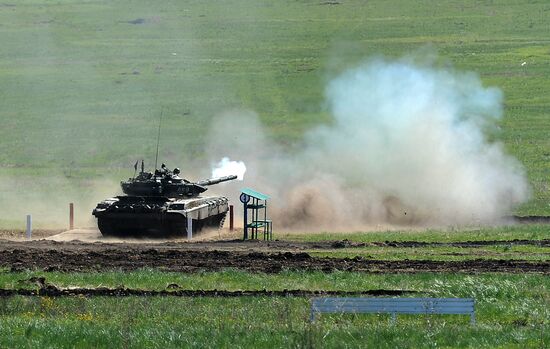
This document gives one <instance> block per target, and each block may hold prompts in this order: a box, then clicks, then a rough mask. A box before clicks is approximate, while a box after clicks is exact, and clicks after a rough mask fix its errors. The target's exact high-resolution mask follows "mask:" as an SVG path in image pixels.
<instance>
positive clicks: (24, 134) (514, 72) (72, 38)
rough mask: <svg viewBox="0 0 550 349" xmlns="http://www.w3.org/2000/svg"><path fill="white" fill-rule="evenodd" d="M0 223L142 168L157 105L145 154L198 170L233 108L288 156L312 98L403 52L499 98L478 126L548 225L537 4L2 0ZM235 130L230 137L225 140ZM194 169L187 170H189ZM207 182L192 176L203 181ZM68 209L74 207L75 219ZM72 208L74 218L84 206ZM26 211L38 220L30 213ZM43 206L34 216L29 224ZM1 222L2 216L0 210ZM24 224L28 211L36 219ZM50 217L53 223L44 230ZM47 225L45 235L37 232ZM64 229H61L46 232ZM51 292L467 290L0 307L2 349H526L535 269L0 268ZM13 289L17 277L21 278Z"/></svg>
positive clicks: (316, 117)
mask: <svg viewBox="0 0 550 349" xmlns="http://www.w3.org/2000/svg"><path fill="white" fill-rule="evenodd" d="M0 34H1V35H2V38H3V40H2V45H0V100H1V102H0V121H1V122H2V125H1V127H0V227H2V228H17V227H19V228H20V227H22V226H23V224H24V221H23V218H24V216H23V214H26V213H28V211H29V208H30V207H35V204H36V203H37V202H40V203H42V204H41V205H38V206H36V208H35V209H34V211H33V214H36V215H37V216H38V217H39V218H42V219H44V220H45V219H47V216H48V215H51V216H54V215H59V216H61V217H63V219H65V217H66V211H67V208H66V204H67V203H68V202H69V201H73V200H81V201H82V202H83V204H82V205H81V206H78V207H77V210H78V209H80V210H81V211H77V215H79V217H82V216H83V215H86V217H87V216H88V215H89V212H88V211H86V210H87V206H86V205H88V206H89V205H92V206H91V207H93V205H94V204H95V203H96V202H98V200H99V199H102V198H104V197H107V196H108V195H112V192H113V190H114V188H116V183H117V182H118V181H120V180H121V179H125V178H126V177H128V176H130V175H131V174H132V168H131V166H132V165H133V164H134V162H135V161H136V159H141V158H144V157H145V160H146V161H148V162H149V164H150V163H151V162H152V161H153V158H154V154H155V146H156V134H157V127H158V121H159V116H160V114H161V110H162V113H163V133H162V148H161V151H162V153H161V154H162V159H163V161H166V162H167V163H169V164H170V165H172V166H175V165H178V166H180V167H182V169H184V173H185V169H190V168H191V170H192V167H193V166H195V165H196V164H197V163H200V164H201V165H200V166H205V168H204V169H202V167H201V169H200V170H192V171H191V172H193V175H195V176H198V175H199V174H200V175H201V176H202V175H209V173H208V170H209V165H210V164H209V163H208V162H209V161H211V160H212V159H210V158H209V156H208V154H207V152H206V150H205V146H206V145H207V135H208V133H209V131H210V122H211V121H212V120H213V119H214V118H216V117H217V116H219V115H220V114H222V113H224V112H226V111H231V110H251V111H254V112H256V113H257V114H258V116H259V119H260V120H261V122H262V124H263V125H264V126H265V128H266V130H267V131H268V135H269V137H270V138H271V139H272V140H274V141H275V142H276V143H277V144H279V145H281V147H283V148H284V149H286V150H288V151H289V152H292V151H293V149H296V148H297V147H299V144H300V141H301V140H302V137H303V135H304V133H305V132H306V131H307V130H308V129H310V128H311V127H313V126H315V125H319V124H329V123H330V122H331V120H332V119H331V116H330V115H329V114H328V113H327V112H326V110H325V107H324V88H325V86H326V83H327V82H328V81H329V80H330V79H331V78H332V77H334V76H336V74H338V73H340V72H342V71H344V70H345V69H348V68H350V67H353V66H354V65H356V64H358V63H360V62H362V61H364V60H365V59H367V58H369V57H373V56H379V55H383V56H386V57H390V58H398V57H403V56H406V55H411V54H419V55H420V56H422V52H424V54H425V55H426V56H433V55H437V58H436V62H437V63H436V64H437V65H440V66H449V67H453V68H454V69H456V70H458V71H472V72H474V73H476V74H478V75H479V76H480V77H481V79H482V81H483V83H484V85H486V86H496V87H498V88H500V89H502V91H503V93H504V102H505V109H504V118H503V119H502V120H501V121H500V122H499V130H498V131H496V132H494V133H491V134H490V135H489V137H490V139H491V140H496V141H500V142H502V143H503V144H504V147H505V149H506V150H507V151H508V152H509V153H510V154H512V155H514V156H515V157H517V159H519V161H520V162H521V163H522V164H523V165H524V166H525V168H526V171H527V175H528V178H529V181H530V184H531V187H532V190H533V196H532V199H531V200H530V201H529V202H528V203H526V204H524V205H523V206H521V207H519V208H518V210H517V211H516V212H515V213H516V214H519V215H550V137H549V136H548V134H549V132H550V94H549V93H548V91H549V90H550V79H549V78H548V77H549V76H550V3H548V2H547V1H534V0H523V1H521V0H499V1H474V0H469V1H450V0H448V1H427V0H422V1H420V0H418V1H412V0H400V1H398V0H387V1H386V0H372V1H361V0H357V1H352V0H339V1H327V2H325V1H323V0H314V1H306V0H284V1H267V0H258V1H253V0H224V1H198V0H192V1H177V0H170V1H161V2H151V1H143V0H121V1H116V2H113V1H107V0H90V1H76V0H59V1H45V0H20V1H12V2H5V3H2V4H0ZM237 136H238V135H235V137H237ZM205 163H206V165H204V164H205ZM205 171H206V172H205ZM84 207H86V210H85V209H84ZM84 211H86V212H84ZM40 212H43V216H40ZM44 212H45V213H44ZM14 213H15V214H14ZM37 221H38V222H37V224H38V225H40V220H37ZM62 222H65V220H63V221H62ZM54 223H55V224H57V225H56V227H59V226H60V225H59V224H58V222H57V221H56V222H54ZM63 224H65V223H63ZM549 234H550V232H549V230H548V227H547V226H545V225H536V226H519V227H518V226H516V227H496V228H483V229H478V228H472V229H467V228H462V229H461V230H459V231H458V230H455V229H453V228H452V227H451V228H448V229H445V230H426V231H391V232H373V233H368V234H363V233H334V232H326V233H320V234H297V233H293V234H290V233H288V234H285V233H280V234H279V233H278V232H276V237H277V238H279V239H281V240H294V241H323V240H342V239H348V240H350V241H354V242H365V243H371V242H383V241H424V242H455V241H468V240H474V241H477V240H483V241H485V240H512V239H534V240H541V239H548V238H549ZM548 250H549V249H548V247H540V246H536V245H518V246H509V245H506V244H498V245H494V246H487V247H478V248H470V247H468V248H457V247H449V246H426V247H414V248H386V247H373V246H370V245H367V246H365V247H360V248H343V249H337V250H322V249H311V250H308V251H306V252H308V253H310V254H311V255H312V256H323V257H324V256H328V257H333V258H343V257H355V256H361V257H363V258H375V259H385V260H404V259H432V260H468V259H477V258H487V259H492V258H495V259H519V260H530V261H539V262H540V261H548V259H549V258H548V256H549V251H548ZM39 276H43V277H45V278H46V280H47V281H48V282H50V283H52V284H54V285H56V286H58V287H63V288H64V287H117V286H121V285H122V286H125V287H131V288H141V289H145V290H165V289H167V286H168V285H169V284H171V283H177V284H178V285H180V286H181V287H182V288H185V289H218V290H263V289H266V290H284V289H304V290H335V291H361V290H372V289H405V290H412V291H417V292H418V293H415V294H414V296H420V297H424V296H426V297H474V298H475V299H476V315H477V321H478V323H477V325H476V326H473V327H472V326H470V325H469V319H468V317H464V316H399V317H398V322H397V324H390V323H389V317H388V316H386V315H351V314H346V315H323V316H321V318H320V319H319V321H317V322H316V323H315V324H311V323H310V322H309V321H308V316H309V300H308V299H307V298H302V297H239V298H208V297H196V298H177V297H121V298H116V297H59V298H50V297H23V296H14V297H0V347H2V348H4V347H6V348H19V347H26V348H58V347H65V348H75V347H94V348H113V347H120V348H181V347H186V348H187V347H189V348H192V347H196V348H203V347H213V348H214V347H220V348H267V347H278V348H364V347H377V348H378V347H379V348H396V347H399V348H437V347H443V348H451V347H470V348H545V347H548V345H549V343H550V330H549V320H548V319H549V318H550V310H549V307H548V304H550V291H549V290H550V278H548V275H537V274H527V273H526V274H523V275H520V274H506V273H481V274H471V275H470V274H462V273H419V274H388V275H386V274H368V273H358V272H348V271H341V272H327V273H325V272H306V271H296V270H293V271H290V270H283V271H282V272H281V273H276V274H263V273H247V272H244V271H239V270H224V271H220V272H199V273H193V274H183V273H171V272H162V271H159V270H149V269H147V270H139V271H134V272H128V273H126V272H122V271H117V270H114V271H103V272H94V273H84V272H82V273H61V272H46V271H42V270H28V271H25V272H11V271H10V269H9V268H3V269H1V268H0V288H5V289H17V288H22V289H33V288H36V287H37V286H36V284H34V283H32V282H29V281H28V279H29V278H31V277H39ZM26 280H27V281H26Z"/></svg>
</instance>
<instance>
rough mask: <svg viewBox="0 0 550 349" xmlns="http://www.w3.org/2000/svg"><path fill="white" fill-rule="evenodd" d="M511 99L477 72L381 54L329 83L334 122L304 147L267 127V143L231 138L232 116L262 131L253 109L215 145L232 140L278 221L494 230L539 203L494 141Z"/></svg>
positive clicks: (227, 126)
mask: <svg viewBox="0 0 550 349" xmlns="http://www.w3.org/2000/svg"><path fill="white" fill-rule="evenodd" d="M502 98H503V97H502V93H501V91H500V90H499V89H497V88H492V87H484V86H483V85H482V83H481V81H480V79H479V78H478V77H477V75H475V74H473V73H463V72H455V71H451V70H448V69H439V68H434V67H429V66H419V65H416V64H414V63H412V62H411V61H410V60H408V59H402V60H397V61H387V60H383V59H376V60H371V61H368V62H367V63H365V64H363V65H361V66H359V67H356V68H354V69H351V70H348V71H346V72H344V73H343V74H341V75H340V76H337V77H336V78H335V79H333V80H332V81H330V83H329V84H328V86H327V88H326V99H327V105H328V107H329V111H330V112H331V114H332V115H333V120H332V122H331V124H330V125H324V126H319V127H316V128H314V129H312V130H310V131H309V132H308V133H307V134H306V136H305V140H304V144H303V145H302V147H301V149H302V150H300V151H298V152H293V153H292V154H290V153H288V152H284V151H281V150H279V149H278V148H277V147H276V146H275V145H273V144H267V145H266V144H265V135H264V132H263V130H262V129H261V127H260V126H258V127H256V128H255V129H254V130H248V131H247V134H253V135H254V139H261V140H262V141H261V142H253V140H248V141H247V142H246V144H245V143H243V141H242V140H240V141H236V140H235V139H231V138H229V139H227V138H225V137H224V135H227V134H233V133H235V132H237V130H235V131H232V130H231V127H232V126H231V125H235V124H236V123H235V120H234V118H240V119H241V122H239V123H238V124H239V125H242V124H246V125H259V123H258V122H257V121H255V120H254V117H252V116H251V114H250V113H248V114H243V115H239V116H235V115H232V116H229V117H230V118H232V119H233V120H231V121H232V122H231V121H227V120H225V121H219V122H218V125H217V128H218V130H223V133H222V132H221V131H215V132H214V135H215V137H214V138H213V139H216V141H215V142H214V145H213V147H212V149H214V150H215V149H217V148H220V147H219V146H218V147H216V145H220V144H222V143H221V142H223V144H224V147H223V148H224V149H231V154H230V155H231V156H239V157H241V158H243V159H245V160H246V161H247V164H248V166H249V168H250V175H248V177H247V184H248V185H250V186H257V188H258V190H260V191H266V192H268V193H271V194H272V195H273V196H274V197H273V199H274V200H273V203H272V204H271V205H272V206H274V208H275V209H274V210H272V211H271V212H272V213H273V214H274V215H275V216H276V217H275V219H276V220H278V224H279V225H283V226H288V227H299V228H302V227H306V228H309V229H325V228H327V227H328V228H343V229H344V228H355V227H361V226H362V225H363V226H364V225H368V224H373V223H391V224H395V223H399V224H415V225H418V224H420V225H432V224H436V225H450V224H472V223H494V222H497V221H498V220H499V219H501V218H502V217H503V216H505V215H507V214H510V213H511V211H512V210H513V209H514V207H516V206H517V205H518V204H521V203H522V202H524V201H526V200H527V199H528V197H529V186H528V183H527V180H526V178H525V174H524V170H523V168H522V166H521V165H520V164H519V162H518V161H516V160H515V159H514V158H512V157H511V156H509V155H507V154H506V153H505V151H504V149H503V147H502V145H501V144H499V143H494V142H489V141H488V140H487V137H486V136H485V131H487V130H491V129H492V128H495V127H496V124H495V122H496V121H497V120H498V119H500V118H501V117H502ZM246 118H248V119H252V120H248V121H246V122H245V121H243V120H242V119H246ZM220 123H221V124H223V126H222V127H220ZM250 142H253V143H254V144H249V143H250ZM243 145H246V146H243ZM250 149H254V152H253V153H252V154H251V153H250V152H249V150H250ZM265 159H268V160H267V161H266V160H265Z"/></svg>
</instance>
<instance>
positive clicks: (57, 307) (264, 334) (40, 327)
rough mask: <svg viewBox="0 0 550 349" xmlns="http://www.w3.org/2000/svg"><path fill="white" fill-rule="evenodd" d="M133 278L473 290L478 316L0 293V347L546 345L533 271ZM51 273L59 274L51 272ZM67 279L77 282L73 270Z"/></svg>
mask: <svg viewBox="0 0 550 349" xmlns="http://www.w3.org/2000/svg"><path fill="white" fill-rule="evenodd" d="M155 274H158V275H156V276H155ZM165 274H166V275H165ZM121 275H122V274H121ZM142 275H144V276H143V277H142V278H141V279H140V278H139V277H138V276H139V275H136V274H135V273H134V274H133V275H131V276H130V278H135V279H136V280H140V282H144V280H146V279H147V278H149V279H150V281H151V282H152V280H153V279H154V278H155V277H156V278H157V279H156V282H159V283H164V282H167V281H176V280H177V281H178V282H181V283H182V284H183V285H184V286H192V285H195V287H197V288H214V287H212V286H215V285H217V288H218V289H235V288H240V289H261V288H263V287H267V288H268V289H281V288H292V287H293V286H294V287H299V288H304V289H340V290H356V289H374V288H393V289H395V288H404V289H414V290H418V291H421V293H420V294H417V295H415V296H426V295H429V296H434V297H474V298H475V299H476V315H477V321H478V322H477V324H476V325H475V326H473V327H472V326H470V325H469V317H467V316H453V315H447V316H441V315H434V316H412V315H411V316H407V315H402V316H398V321H397V323H396V324H395V325H392V324H391V323H390V322H389V317H388V316H387V315H353V314H345V315H326V314H324V315H322V316H320V317H319V318H318V321H316V322H315V323H313V324H311V323H310V322H309V320H308V317H309V300H308V299H307V298H292V297H288V298H280V297H273V298H266V297H241V298H225V299H224V298H172V297H164V298H163V297H149V298H145V297H143V298H139V297H127V298H109V297H95V298H86V297H74V298H49V297H19V296H18V297H12V298H1V299H0V331H1V333H2V336H0V347H37V348H38V347H96V348H107V347H109V348H111V347H137V348H172V347H174V348H175V347H197V348H198V347H222V348H223V347H226V348H229V347H231V348H252V347H254V348H258V347H262V348H266V347H275V348H293V347H309V348H321V347H328V348H342V347H346V348H355V347H377V348H379V347H381V348H395V347H400V348H424V347H425V348H432V347H475V348H479V347H486V348H494V347H506V348H514V347H516V348H525V347H532V348H544V347H546V346H547V345H548V344H549V343H550V331H548V319H549V318H550V310H549V309H548V304H550V292H549V289H550V285H549V282H550V281H549V278H547V277H545V276H541V275H507V274H485V275H462V274H416V275H389V276H385V275H365V274H360V273H348V272H338V273H330V274H324V273H304V272H296V273H294V272H286V273H283V274H281V275H265V274H248V273H244V272H235V271H227V272H224V273H205V274H197V275H194V276H189V275H185V276H182V277H185V278H187V282H188V283H187V284H185V283H184V282H183V280H181V279H178V274H177V273H159V272H152V271H149V272H144V274H142ZM48 276H50V275H48ZM166 276H168V277H166ZM56 278H57V280H59V281H60V280H61V279H62V277H61V276H57V277H55V276H54V275H51V279H56ZM69 278H70V279H73V278H74V280H75V282H76V283H77V284H78V283H79V282H78V278H77V277H74V275H69ZM99 279H100V278H99ZM106 279H108V278H107V277H106ZM122 279H124V277H123V276H121V280H122ZM231 285H232V286H231ZM331 285H332V286H331Z"/></svg>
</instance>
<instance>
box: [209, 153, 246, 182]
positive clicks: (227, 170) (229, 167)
mask: <svg viewBox="0 0 550 349" xmlns="http://www.w3.org/2000/svg"><path fill="white" fill-rule="evenodd" d="M245 172H246V165H245V164H244V162H242V161H231V159H229V158H228V157H224V158H222V159H221V160H220V162H218V164H217V165H216V166H215V167H214V168H213V169H212V177H213V178H216V177H223V176H231V175H236V176H237V179H238V180H240V181H242V180H243V179H244V174H245Z"/></svg>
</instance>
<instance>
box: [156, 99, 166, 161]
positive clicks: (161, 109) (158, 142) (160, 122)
mask: <svg viewBox="0 0 550 349" xmlns="http://www.w3.org/2000/svg"><path fill="white" fill-rule="evenodd" d="M163 109H164V108H160V120H159V132H158V135H157V155H156V156H155V171H156V170H157V162H158V159H159V144H160V125H161V124H162V111H163Z"/></svg>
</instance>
